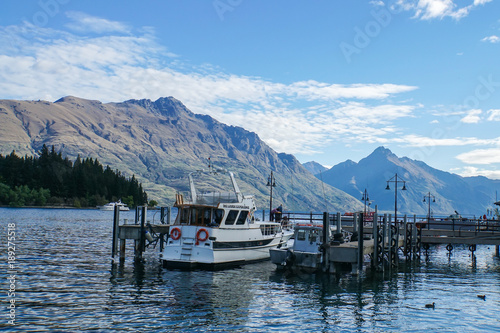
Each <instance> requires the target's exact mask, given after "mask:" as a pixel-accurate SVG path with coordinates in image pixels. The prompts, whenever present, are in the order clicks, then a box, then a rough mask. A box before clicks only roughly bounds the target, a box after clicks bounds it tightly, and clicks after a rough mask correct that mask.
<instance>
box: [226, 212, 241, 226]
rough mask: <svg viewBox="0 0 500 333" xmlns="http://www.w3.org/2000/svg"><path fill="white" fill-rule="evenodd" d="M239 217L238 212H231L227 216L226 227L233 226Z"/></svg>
mask: <svg viewBox="0 0 500 333" xmlns="http://www.w3.org/2000/svg"><path fill="white" fill-rule="evenodd" d="M237 216H238V211H237V210H230V211H229V214H227V218H226V222H225V224H226V225H233V224H234V221H236V217H237Z"/></svg>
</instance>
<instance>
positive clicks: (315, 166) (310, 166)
mask: <svg viewBox="0 0 500 333" xmlns="http://www.w3.org/2000/svg"><path fill="white" fill-rule="evenodd" d="M303 166H304V168H306V169H307V171H309V172H310V173H312V174H313V175H317V174H318V173H320V172H325V171H326V170H328V168H325V167H324V166H322V165H321V164H319V163H317V162H314V161H311V162H306V163H304V164H303Z"/></svg>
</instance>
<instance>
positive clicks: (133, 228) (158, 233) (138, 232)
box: [111, 206, 170, 263]
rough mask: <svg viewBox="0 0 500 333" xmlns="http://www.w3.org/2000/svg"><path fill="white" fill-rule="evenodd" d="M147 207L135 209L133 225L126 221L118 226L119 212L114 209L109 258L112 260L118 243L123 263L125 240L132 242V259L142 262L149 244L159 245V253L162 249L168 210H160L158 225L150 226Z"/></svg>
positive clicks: (168, 224) (166, 230)
mask: <svg viewBox="0 0 500 333" xmlns="http://www.w3.org/2000/svg"><path fill="white" fill-rule="evenodd" d="M147 211H148V210H147V207H146V206H143V207H137V208H136V211H135V220H134V224H128V223H127V222H128V221H127V220H125V221H124V223H123V224H120V210H119V207H115V210H114V216H113V244H112V249H111V257H112V259H113V260H114V258H115V255H116V253H117V247H118V243H120V253H119V256H120V263H123V262H124V261H125V250H126V242H127V239H129V240H133V241H134V259H135V260H136V261H140V260H142V254H143V252H144V251H145V249H146V247H147V246H148V245H149V244H154V245H155V246H156V243H158V242H159V243H160V251H161V250H162V249H163V244H164V239H165V238H164V237H165V235H168V233H169V229H170V208H169V207H162V208H161V209H160V219H159V220H160V221H159V222H160V223H159V224H154V223H153V224H151V223H149V222H148V220H147Z"/></svg>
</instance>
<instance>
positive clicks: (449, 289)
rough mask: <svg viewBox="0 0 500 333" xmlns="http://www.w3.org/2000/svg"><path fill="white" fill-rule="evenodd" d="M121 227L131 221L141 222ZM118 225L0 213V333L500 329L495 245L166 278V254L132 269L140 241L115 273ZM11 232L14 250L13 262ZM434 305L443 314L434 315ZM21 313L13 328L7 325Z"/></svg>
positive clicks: (98, 215)
mask: <svg viewBox="0 0 500 333" xmlns="http://www.w3.org/2000/svg"><path fill="white" fill-rule="evenodd" d="M153 214H154V213H153V212H148V215H149V217H150V218H152V216H153ZM158 215H159V214H158ZM158 215H156V217H155V218H156V219H158V218H159V217H158ZM120 217H121V218H122V219H123V218H128V219H130V220H133V218H134V212H121V213H120ZM112 219H113V212H104V211H98V210H77V209H14V208H0V220H1V226H2V228H1V229H2V230H1V232H0V239H1V240H2V246H3V247H2V249H3V250H2V254H3V255H2V262H1V264H0V269H1V273H0V275H1V280H2V283H1V286H2V290H1V291H0V292H1V294H2V303H3V304H2V307H1V308H2V311H1V314H2V315H1V322H0V330H2V331H12V332H34V331H36V332H42V331H46V332H82V331H88V332H114V331H116V332H128V331H130V332H135V331H148V332H155V331H158V332H423V331H426V332H427V331H431V332H493V331H499V330H500V316H499V313H500V260H499V258H497V257H495V256H494V254H495V249H494V246H478V247H477V251H476V258H475V260H474V259H473V258H471V256H470V252H469V251H468V247H466V246H457V247H455V249H454V250H453V253H452V255H451V256H448V252H447V250H446V249H445V246H431V248H430V251H429V256H428V258H426V257H424V256H423V257H422V260H421V262H420V263H419V264H416V263H413V264H404V263H403V264H400V267H399V268H398V269H396V270H394V271H392V272H385V273H384V274H382V273H377V274H371V273H363V274H361V275H360V276H353V275H350V274H343V275H326V276H320V275H318V276H316V275H308V274H295V275H294V274H290V273H286V272H280V271H276V269H275V266H274V265H273V264H272V263H271V262H269V261H266V262H262V263H257V264H251V265H246V266H242V267H241V268H235V269H229V270H224V271H215V272H211V271H192V272H184V271H176V270H167V269H164V268H162V267H161V265H160V263H159V260H158V253H157V249H156V250H154V249H148V250H147V252H146V253H145V261H144V263H143V264H134V262H133V249H132V242H131V241H129V242H128V244H127V260H126V262H125V264H124V265H123V266H120V265H112V264H111V235H112V224H113V223H112ZM156 221H157V220H156ZM12 232H14V233H15V241H14V242H11V243H15V251H11V252H13V253H11V256H10V259H9V256H6V255H5V253H7V245H8V237H9V235H12ZM11 245H13V244H11ZM12 259H15V260H12ZM9 260H10V264H11V266H9ZM11 275H15V277H14V279H13V280H12V277H11ZM11 282H13V283H14V284H13V285H12V284H11ZM9 289H10V290H11V291H10V292H9ZM477 295H486V299H485V300H483V299H481V298H479V297H477ZM12 300H14V303H13V304H14V305H15V307H14V308H13V307H12V306H11V304H12ZM432 302H435V308H434V309H429V308H425V304H428V303H432ZM9 307H10V309H9ZM12 311H14V312H13V315H14V316H15V319H11V317H9V316H10V315H11V314H12ZM11 320H13V321H11ZM9 321H11V322H10V323H9ZM12 323H13V324H14V325H12Z"/></svg>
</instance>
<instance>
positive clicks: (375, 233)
mask: <svg viewBox="0 0 500 333" xmlns="http://www.w3.org/2000/svg"><path fill="white" fill-rule="evenodd" d="M372 226H373V230H372V231H373V257H372V268H375V266H376V264H377V261H378V256H379V253H378V247H379V243H378V214H377V206H375V213H374V214H373V222H372Z"/></svg>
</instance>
